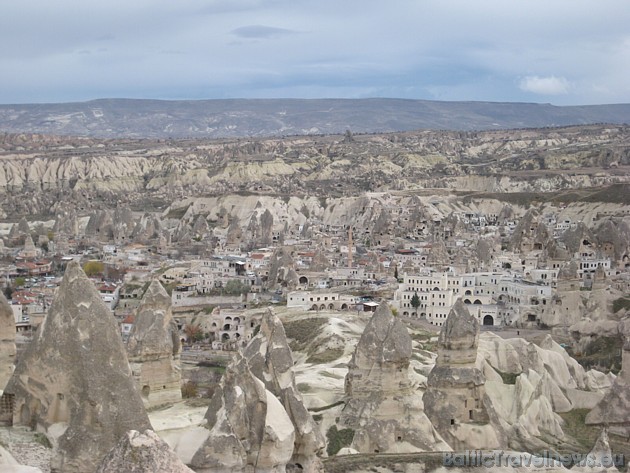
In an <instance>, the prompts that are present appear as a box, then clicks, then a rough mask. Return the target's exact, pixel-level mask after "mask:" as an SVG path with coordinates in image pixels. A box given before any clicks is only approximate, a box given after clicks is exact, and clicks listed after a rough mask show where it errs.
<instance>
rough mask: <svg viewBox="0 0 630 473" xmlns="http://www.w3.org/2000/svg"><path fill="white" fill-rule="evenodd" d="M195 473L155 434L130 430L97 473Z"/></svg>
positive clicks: (108, 455) (111, 451) (150, 431)
mask: <svg viewBox="0 0 630 473" xmlns="http://www.w3.org/2000/svg"><path fill="white" fill-rule="evenodd" d="M112 472H121V473H122V472H124V473H193V471H192V470H191V469H190V468H188V467H187V466H186V465H184V464H183V463H182V461H181V460H180V459H179V458H178V457H177V455H175V452H173V450H171V447H169V446H168V444H167V443H166V442H164V440H162V439H160V437H158V436H157V435H156V434H155V432H153V431H152V430H146V431H145V432H144V433H142V434H141V433H140V432H138V431H136V430H130V431H129V432H127V434H126V435H124V436H123V437H122V438H121V439H120V441H119V442H118V444H117V445H116V446H115V447H114V448H113V449H112V450H110V452H109V453H108V454H107V455H106V456H105V458H104V459H103V461H102V462H101V464H100V466H99V467H98V470H96V473H112Z"/></svg>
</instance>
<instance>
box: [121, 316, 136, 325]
mask: <svg viewBox="0 0 630 473" xmlns="http://www.w3.org/2000/svg"><path fill="white" fill-rule="evenodd" d="M135 320H136V318H135V317H134V316H133V314H129V315H128V316H127V317H125V320H123V321H122V323H123V324H133V323H134V321H135Z"/></svg>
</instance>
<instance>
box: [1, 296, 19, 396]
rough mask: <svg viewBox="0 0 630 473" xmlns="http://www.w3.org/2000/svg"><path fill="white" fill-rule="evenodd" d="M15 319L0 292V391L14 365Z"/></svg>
mask: <svg viewBox="0 0 630 473" xmlns="http://www.w3.org/2000/svg"><path fill="white" fill-rule="evenodd" d="M15 353H16V352H15V317H14V316H13V310H12V309H11V306H10V305H9V302H8V301H7V299H6V298H5V297H4V294H3V293H2V292H0V390H2V389H4V387H5V386H6V384H7V382H8V381H9V378H10V377H11V374H12V373H13V365H14V364H15Z"/></svg>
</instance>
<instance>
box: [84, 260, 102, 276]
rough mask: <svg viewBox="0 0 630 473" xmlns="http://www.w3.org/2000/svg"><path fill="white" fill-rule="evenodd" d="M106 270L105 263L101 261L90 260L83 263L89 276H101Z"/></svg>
mask: <svg viewBox="0 0 630 473" xmlns="http://www.w3.org/2000/svg"><path fill="white" fill-rule="evenodd" d="M104 270H105V265H104V264H103V263H102V262H101V261H88V262H87V263H85V264H84V265H83V271H85V274H87V275H88V277H90V278H91V277H94V276H100V275H101V274H103V271H104Z"/></svg>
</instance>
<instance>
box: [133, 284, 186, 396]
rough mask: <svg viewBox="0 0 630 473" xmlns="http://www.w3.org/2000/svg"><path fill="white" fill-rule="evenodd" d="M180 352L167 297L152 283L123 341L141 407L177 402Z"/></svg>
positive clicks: (162, 289)
mask: <svg viewBox="0 0 630 473" xmlns="http://www.w3.org/2000/svg"><path fill="white" fill-rule="evenodd" d="M180 351H181V344H180V341H179V333H178V330H177V325H176V324H175V320H174V319H173V311H172V308H171V298H170V297H169V295H168V293H167V292H166V290H165V289H164V287H163V286H162V284H160V282H159V281H158V280H153V281H152V282H151V284H150V285H149V287H148V289H147V290H146V292H145V294H144V297H143V298H142V302H141V303H140V306H139V307H138V310H137V312H136V317H135V321H134V324H133V327H132V328H131V332H130V333H129V339H128V340H127V353H128V356H129V364H130V365H131V372H132V374H133V379H134V381H135V383H136V387H137V389H138V392H139V393H141V394H142V401H143V402H144V405H145V407H147V408H148V407H153V406H158V405H162V404H168V403H173V402H177V401H179V400H181V398H182V393H181V369H180V360H179V356H180Z"/></svg>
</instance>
